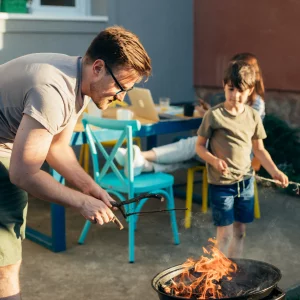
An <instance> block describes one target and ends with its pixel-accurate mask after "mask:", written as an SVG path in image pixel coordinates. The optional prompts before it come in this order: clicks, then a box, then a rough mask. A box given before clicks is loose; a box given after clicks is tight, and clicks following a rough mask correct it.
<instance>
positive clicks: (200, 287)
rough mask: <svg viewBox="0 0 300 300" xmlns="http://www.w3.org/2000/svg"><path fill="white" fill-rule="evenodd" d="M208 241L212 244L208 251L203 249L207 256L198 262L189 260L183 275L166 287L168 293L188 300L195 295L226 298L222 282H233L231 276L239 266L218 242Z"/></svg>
mask: <svg viewBox="0 0 300 300" xmlns="http://www.w3.org/2000/svg"><path fill="white" fill-rule="evenodd" d="M208 241H209V242H211V244H210V245H209V246H208V247H207V249H206V248H204V247H203V252H204V255H206V256H204V255H202V256H201V257H200V259H199V260H198V261H195V260H193V259H191V258H189V259H188V260H187V261H186V262H185V263H184V264H183V267H184V271H183V273H182V274H180V275H178V276H176V277H175V278H173V279H172V280H171V281H170V284H168V285H167V286H164V290H165V292H166V293H168V294H172V295H174V296H178V297H185V298H188V299H189V298H191V297H192V296H193V295H194V296H197V297H198V298H197V299H208V298H223V297H226V296H224V295H223V294H222V291H221V285H220V280H222V279H224V278H226V280H231V279H232V277H231V274H233V273H235V272H236V271H237V265H236V264H235V263H234V262H232V261H231V260H230V259H228V258H227V257H226V256H225V255H224V254H223V253H222V252H221V251H220V250H219V249H218V248H217V247H216V243H217V242H216V240H214V239H209V240H208ZM207 256H210V257H207Z"/></svg>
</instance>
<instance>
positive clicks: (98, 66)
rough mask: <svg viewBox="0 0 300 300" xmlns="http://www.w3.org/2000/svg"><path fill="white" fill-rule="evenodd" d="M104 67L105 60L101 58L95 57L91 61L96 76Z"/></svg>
mask: <svg viewBox="0 0 300 300" xmlns="http://www.w3.org/2000/svg"><path fill="white" fill-rule="evenodd" d="M104 68H105V62H104V61H103V60H102V59H96V60H95V61H94V63H93V73H94V75H96V76H98V75H99V74H100V72H101V71H102V70H104Z"/></svg>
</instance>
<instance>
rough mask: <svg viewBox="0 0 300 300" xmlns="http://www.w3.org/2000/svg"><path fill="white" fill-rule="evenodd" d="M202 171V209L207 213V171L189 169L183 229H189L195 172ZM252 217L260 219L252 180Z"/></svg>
mask: <svg viewBox="0 0 300 300" xmlns="http://www.w3.org/2000/svg"><path fill="white" fill-rule="evenodd" d="M197 171H202V208H201V211H202V212H203V213H207V207H208V182H207V169H206V166H196V167H191V168H189V169H188V171H187V182H186V208H187V210H186V212H185V220H184V221H185V222H184V225H185V228H190V227H191V215H192V204H193V189H194V175H195V172H197ZM254 217H255V218H256V219H260V207H259V199H258V191H257V184H256V180H254Z"/></svg>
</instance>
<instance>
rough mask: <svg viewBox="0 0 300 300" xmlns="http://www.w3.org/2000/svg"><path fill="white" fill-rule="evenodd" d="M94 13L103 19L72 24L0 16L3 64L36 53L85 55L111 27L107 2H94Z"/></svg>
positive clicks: (77, 21) (0, 47)
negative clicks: (96, 39) (102, 33)
mask: <svg viewBox="0 0 300 300" xmlns="http://www.w3.org/2000/svg"><path fill="white" fill-rule="evenodd" d="M90 10H91V14H92V15H93V16H102V17H98V18H96V20H95V18H94V19H92V18H91V19H90V20H89V19H88V18H86V19H85V20H80V19H78V20H76V19H74V20H71V21H70V20H66V19H65V20H63V19H57V18H56V17H55V16H53V19H52V20H51V17H50V18H47V19H43V18H40V19H37V18H34V17H33V15H32V18H31V15H21V14H20V15H19V16H17V17H16V18H13V19H11V18H10V19H5V14H0V64H2V63H4V62H7V61H8V60H11V59H13V58H16V57H18V56H21V55H24V54H28V53H36V52H58V53H65V54H69V55H81V56H82V55H84V53H85V51H86V49H87V47H88V45H89V44H90V42H91V41H92V39H93V38H94V37H95V35H96V34H97V33H98V32H99V31H101V30H102V29H104V28H105V27H107V24H108V23H107V22H108V16H107V13H108V11H107V0H101V1H100V0H92V1H91V5H90ZM47 17H49V16H47Z"/></svg>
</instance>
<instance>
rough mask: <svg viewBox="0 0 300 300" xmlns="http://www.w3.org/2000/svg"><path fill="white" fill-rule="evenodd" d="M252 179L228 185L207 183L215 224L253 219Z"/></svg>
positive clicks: (246, 221) (243, 221)
mask: <svg viewBox="0 0 300 300" xmlns="http://www.w3.org/2000/svg"><path fill="white" fill-rule="evenodd" d="M253 181H254V179H253V178H250V179H246V180H244V181H240V182H238V183H234V184H230V185H214V184H210V185H209V195H210V199H211V206H212V215H213V221H214V224H215V225H216V226H227V225H231V224H233V222H240V223H251V222H253V219H254V184H253Z"/></svg>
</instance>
